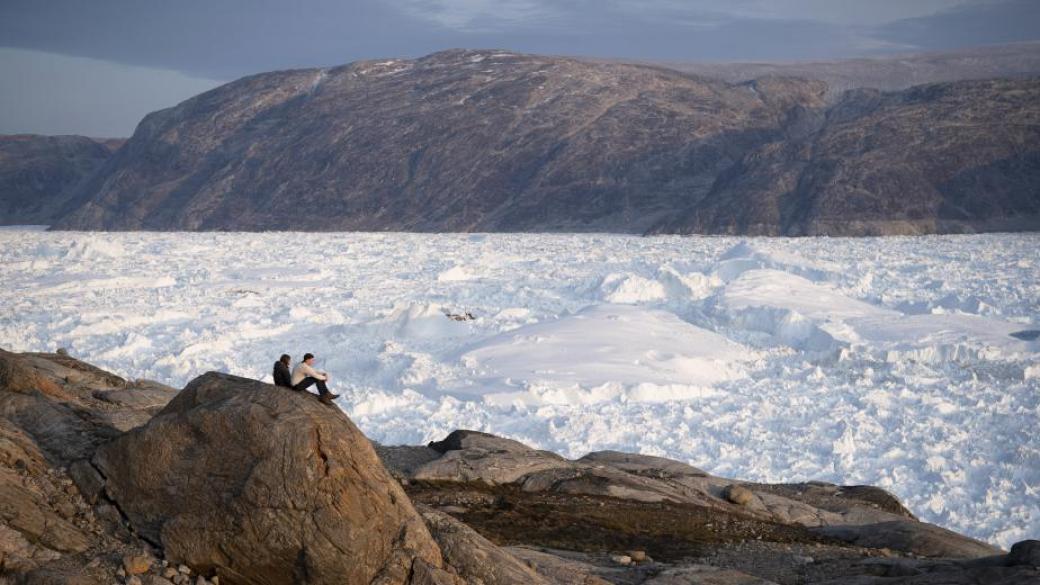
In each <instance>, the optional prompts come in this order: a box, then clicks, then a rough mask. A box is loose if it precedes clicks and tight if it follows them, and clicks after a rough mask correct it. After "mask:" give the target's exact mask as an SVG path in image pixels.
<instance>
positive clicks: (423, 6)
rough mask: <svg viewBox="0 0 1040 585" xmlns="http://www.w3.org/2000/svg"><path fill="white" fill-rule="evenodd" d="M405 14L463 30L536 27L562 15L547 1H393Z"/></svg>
mask: <svg viewBox="0 0 1040 585" xmlns="http://www.w3.org/2000/svg"><path fill="white" fill-rule="evenodd" d="M391 3H392V4H394V5H395V6H397V7H398V9H400V10H402V11H403V12H405V13H408V14H410V15H412V16H415V17H418V18H423V19H427V20H430V21H432V22H435V23H437V24H440V25H442V26H444V27H447V28H451V29H455V30H460V31H493V30H501V29H504V28H515V27H532V26H537V25H538V24H542V23H545V22H546V21H548V20H551V19H552V18H554V17H558V16H560V15H561V10H560V9H559V8H558V7H557V6H554V5H553V3H551V2H546V1H545V0H391Z"/></svg>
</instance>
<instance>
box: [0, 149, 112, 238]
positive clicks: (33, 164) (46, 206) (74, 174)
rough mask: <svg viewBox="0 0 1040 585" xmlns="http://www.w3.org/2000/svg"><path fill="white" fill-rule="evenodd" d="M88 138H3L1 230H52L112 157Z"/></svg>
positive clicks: (0, 187) (106, 150)
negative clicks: (89, 179) (79, 191)
mask: <svg viewBox="0 0 1040 585" xmlns="http://www.w3.org/2000/svg"><path fill="white" fill-rule="evenodd" d="M109 144H113V145H114V144H117V143H115V142H111V141H110V142H109V143H108V144H103V143H98V142H97V141H95V140H92V139H90V138H86V137H83V136H36V135H28V134H18V135H4V136H0V225H18V224H22V225H29V224H36V225H50V224H52V223H54V221H55V220H56V219H57V218H58V217H59V216H60V215H61V214H62V213H64V212H65V211H66V210H65V206H66V205H67V204H68V202H69V199H70V197H71V196H72V194H73V192H74V191H75V189H76V187H77V186H79V184H80V183H82V182H83V180H84V179H85V178H86V177H88V176H90V174H91V173H93V172H94V171H96V170H97V169H98V168H99V167H100V166H101V165H102V164H103V163H104V162H105V161H106V160H108V158H109V157H110V156H111V155H112V149H110V146H109Z"/></svg>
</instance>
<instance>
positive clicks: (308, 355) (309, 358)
mask: <svg viewBox="0 0 1040 585" xmlns="http://www.w3.org/2000/svg"><path fill="white" fill-rule="evenodd" d="M313 361H314V354H313V353H305V354H303V363H305V364H307V365H308V366H309V365H311V362H313Z"/></svg>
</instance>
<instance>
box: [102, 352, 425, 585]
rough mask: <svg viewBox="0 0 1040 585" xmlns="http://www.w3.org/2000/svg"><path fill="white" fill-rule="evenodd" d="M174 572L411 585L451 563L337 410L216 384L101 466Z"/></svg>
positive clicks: (189, 393)
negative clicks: (175, 566)
mask: <svg viewBox="0 0 1040 585" xmlns="http://www.w3.org/2000/svg"><path fill="white" fill-rule="evenodd" d="M94 463H95V465H96V467H97V468H98V469H99V470H100V471H101V473H102V475H103V476H104V477H105V491H106V493H108V494H109V496H110V497H111V498H112V499H113V500H114V501H115V502H116V503H117V504H118V506H119V508H120V510H121V511H122V512H123V513H124V514H125V515H126V517H127V519H128V520H129V522H130V525H131V526H132V527H133V529H134V530H135V531H136V532H137V533H138V534H140V535H141V536H142V537H144V538H146V539H147V540H149V541H151V542H153V543H155V544H156V545H157V546H160V547H161V548H162V550H163V551H165V554H166V556H167V558H168V559H169V560H171V561H173V562H177V563H185V564H187V565H188V566H190V567H192V568H194V570H196V571H198V572H201V573H202V574H204V575H208V576H212V575H216V576H218V577H220V580H221V582H222V583H232V584H234V583H240V584H270V585H274V584H280V583H294V582H307V583H315V584H319V583H330V584H331V583H380V584H386V585H390V584H395V583H410V582H413V580H412V579H413V576H414V575H415V574H416V573H417V571H419V570H420V569H419V566H420V565H421V566H422V569H421V570H422V571H427V572H430V573H436V572H437V571H438V570H439V569H440V568H441V566H442V560H441V554H440V551H439V549H438V547H437V544H436V543H435V542H434V541H433V539H432V538H431V536H430V534H429V532H428V531H427V529H426V527H425V525H424V523H423V520H422V518H421V517H420V516H419V515H418V514H417V513H416V511H415V509H414V508H413V507H412V505H411V503H410V502H409V500H408V498H407V496H405V495H404V493H403V492H402V491H401V488H400V486H399V485H398V484H397V483H396V482H394V481H393V480H392V479H391V478H390V476H389V475H388V474H387V473H386V471H385V470H384V469H383V467H382V465H380V463H379V460H378V458H377V457H376V455H375V452H374V451H373V449H372V446H371V444H370V443H369V442H368V440H367V439H366V438H365V437H364V435H362V434H361V432H360V431H358V429H357V427H355V426H354V424H353V423H351V422H350V420H349V419H348V418H347V417H346V416H345V415H344V414H343V412H342V411H340V410H339V409H337V408H330V407H328V406H326V405H323V404H321V403H319V402H318V401H316V400H313V399H312V398H311V397H310V396H309V395H306V394H305V393H293V392H287V391H284V390H279V389H277V388H275V387H274V386H270V385H268V384H263V383H261V382H257V381H253V380H247V379H243V378H237V377H234V376H228V375H223V374H216V373H210V374H206V375H204V376H202V377H199V378H197V379H195V380H194V381H192V382H191V383H190V384H189V385H188V386H187V387H185V388H184V390H182V391H181V392H180V393H179V394H178V395H177V397H176V398H174V399H173V400H172V401H171V402H170V403H169V404H168V405H167V406H166V407H165V408H164V409H163V410H162V411H161V412H159V413H158V414H157V415H156V416H155V417H154V418H153V419H152V420H151V421H149V422H148V424H146V425H145V426H143V427H140V428H138V429H135V430H133V431H131V432H129V433H127V434H125V435H123V436H121V437H120V438H118V439H117V440H115V441H113V442H112V443H109V444H107V445H105V446H104V447H102V448H101V449H100V450H99V451H98V452H97V454H96V455H95V457H94Z"/></svg>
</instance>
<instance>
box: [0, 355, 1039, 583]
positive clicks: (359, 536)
mask: <svg viewBox="0 0 1040 585" xmlns="http://www.w3.org/2000/svg"><path fill="white" fill-rule="evenodd" d="M171 397H172V400H171ZM378 451H379V454H380V456H381V457H382V459H383V461H385V462H386V465H387V467H388V468H389V469H390V471H389V472H388V471H387V469H385V468H384V467H383V465H382V464H381V463H380V461H379V459H378V458H377V456H376V452H375V451H374V450H373V446H372V445H371V444H370V443H369V442H368V441H367V439H365V437H364V436H363V435H362V434H361V433H360V432H359V431H358V430H357V428H356V427H354V425H353V424H352V423H351V422H350V420H349V419H348V418H347V417H346V416H345V415H344V414H343V413H342V412H341V411H340V410H338V409H336V408H333V407H329V406H326V405H323V404H321V403H319V402H318V401H317V400H315V399H314V397H313V396H311V395H308V394H305V393H294V392H290V391H287V390H285V389H280V388H276V387H274V386H270V385H267V384H263V383H261V382H257V381H253V380H246V379H243V378H237V377H234V376H228V375H225V374H216V373H209V374H206V375H203V376H201V377H199V378H197V379H196V380H194V381H193V382H192V383H191V384H189V385H188V386H187V387H186V388H185V389H184V390H182V391H180V392H179V393H175V392H174V391H173V390H172V389H169V388H166V387H164V386H161V385H159V384H155V383H152V382H129V381H127V380H124V379H123V378H120V377H118V376H114V375H112V374H109V373H107V372H103V371H101V370H98V369H97V368H94V367H92V366H90V365H88V364H85V363H83V362H80V361H78V360H75V359H74V358H71V357H68V356H67V355H59V354H11V353H7V352H3V351H0V582H5V583H16V584H18V585H22V584H25V585H43V584H48V585H49V584H56V583H62V584H75V585H100V584H105V585H111V584H112V583H120V584H122V583H126V584H138V583H140V584H142V585H169V584H170V583H173V584H174V585H184V584H185V583H190V584H192V585H213V584H215V583H217V582H219V583H221V584H244V583H259V584H264V585H281V584H289V583H315V584H320V583H347V584H359V585H406V584H407V585H540V584H548V583H563V584H572V583H573V584H579V585H605V584H608V583H614V584H624V585H639V584H657V585H671V584H688V583H715V584H733V585H736V584H744V585H751V584H759V585H761V584H763V583H780V584H785V585H786V584H792V585H793V584H801V583H829V584H839V583H857V584H868V585H872V584H878V585H880V584H882V583H884V584H892V583H907V584H911V583H922V584H923V583H930V584H934V583H944V584H950V585H959V584H965V585H966V584H969V583H971V584H975V583H1003V584H1008V585H1018V584H1023V585H1024V584H1027V583H1029V584H1032V583H1036V582H1038V580H1040V569H1038V568H1037V564H1038V563H1040V543H1038V542H1037V541H1024V542H1021V543H1018V544H1016V545H1015V546H1014V547H1013V548H1012V550H1011V551H1010V552H1009V553H1004V552H1003V551H1000V550H998V549H996V548H994V547H991V546H989V545H986V544H985V543H980V542H978V541H975V540H972V539H969V538H966V537H963V536H961V535H957V534H954V533H952V532H949V531H946V530H943V529H940V528H938V527H935V526H930V525H927V524H923V523H920V522H917V521H916V519H914V518H913V516H912V515H911V514H910V513H909V511H907V510H906V509H905V508H904V507H903V506H901V505H900V504H899V502H898V501H897V500H896V499H895V498H894V497H892V496H891V495H890V494H888V493H887V492H884V491H883V490H879V489H877V488H872V487H867V486H834V485H830V484H822V483H810V484H786V485H765V484H753V483H747V482H739V481H734V480H731V479H725V478H719V477H714V476H711V475H710V474H708V473H705V472H704V471H703V470H700V469H697V468H695V467H691V466H689V465H686V464H683V463H680V462H676V461H670V460H667V459H662V458H659V457H647V456H641V455H633V454H626V453H618V452H613V451H607V452H599V453H592V454H589V455H587V456H585V457H583V458H581V459H578V460H568V459H565V458H562V457H560V456H558V455H555V454H553V453H549V452H546V451H538V450H535V449H531V448H529V447H527V446H525V445H523V444H522V443H519V442H516V441H512V440H509V439H505V438H501V437H495V436H492V435H487V434H484V433H476V432H472V431H456V432H453V433H452V434H450V435H449V436H448V437H447V438H445V439H444V440H443V441H437V442H434V443H432V444H431V445H430V446H426V447H378ZM401 484H404V485H405V486H406V487H405V489H406V490H407V491H403V490H402V488H401ZM412 501H415V502H416V503H417V506H416V507H413V504H412ZM5 580H6V581H5Z"/></svg>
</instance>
